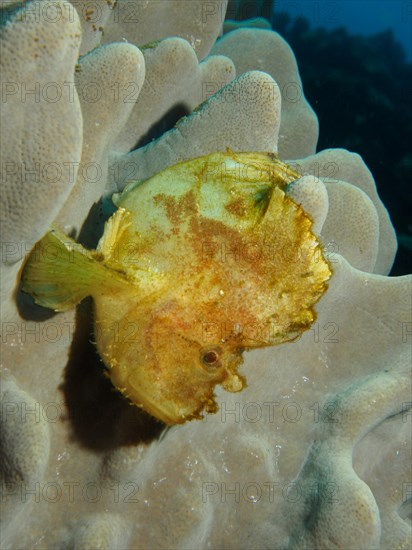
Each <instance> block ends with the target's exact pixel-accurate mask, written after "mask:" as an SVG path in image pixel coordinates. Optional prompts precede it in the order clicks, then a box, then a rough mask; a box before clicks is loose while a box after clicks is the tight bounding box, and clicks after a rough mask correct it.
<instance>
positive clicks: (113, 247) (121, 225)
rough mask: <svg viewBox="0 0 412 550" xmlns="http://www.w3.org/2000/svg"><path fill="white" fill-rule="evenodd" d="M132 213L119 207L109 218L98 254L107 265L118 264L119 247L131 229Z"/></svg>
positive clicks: (97, 250)
mask: <svg viewBox="0 0 412 550" xmlns="http://www.w3.org/2000/svg"><path fill="white" fill-rule="evenodd" d="M130 215H131V214H130V212H129V210H126V208H122V207H119V208H118V209H117V210H116V212H115V213H114V214H113V216H112V217H111V218H109V219H108V220H107V222H106V224H105V227H104V234H103V236H102V237H101V239H100V241H99V243H98V245H97V249H96V252H98V253H99V254H101V255H102V256H103V258H104V261H105V262H106V263H109V264H110V263H113V262H116V258H117V252H118V251H117V246H118V244H119V242H120V240H121V238H122V236H123V234H124V233H125V231H126V230H127V229H128V228H129V227H130V225H131V221H130Z"/></svg>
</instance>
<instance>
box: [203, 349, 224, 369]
mask: <svg viewBox="0 0 412 550" xmlns="http://www.w3.org/2000/svg"><path fill="white" fill-rule="evenodd" d="M202 363H203V364H204V365H206V366H207V367H216V366H218V365H219V364H220V356H219V353H218V352H217V351H216V350H214V349H211V350H208V351H205V352H204V353H202Z"/></svg>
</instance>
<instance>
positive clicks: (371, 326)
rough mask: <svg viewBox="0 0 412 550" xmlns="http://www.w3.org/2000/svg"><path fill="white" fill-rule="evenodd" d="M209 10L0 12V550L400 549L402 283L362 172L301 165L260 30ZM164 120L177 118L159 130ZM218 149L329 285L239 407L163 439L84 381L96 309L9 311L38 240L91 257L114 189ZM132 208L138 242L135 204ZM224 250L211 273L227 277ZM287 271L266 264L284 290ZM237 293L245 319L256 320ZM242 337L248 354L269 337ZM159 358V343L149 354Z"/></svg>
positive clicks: (247, 362) (406, 355) (296, 117)
mask: <svg viewBox="0 0 412 550" xmlns="http://www.w3.org/2000/svg"><path fill="white" fill-rule="evenodd" d="M238 4H239V5H240V2H237V3H233V2H232V3H230V4H229V7H230V9H229V13H230V12H231V10H232V11H233V9H234V7H235V5H238ZM226 8H227V2H225V1H223V0H222V1H218V0H216V1H210V2H200V1H199V2H198V1H197V0H193V1H191V2H184V1H180V0H168V1H157V0H154V1H130V2H120V3H118V4H114V3H111V2H87V1H84V2H73V4H71V3H69V2H65V1H62V0H53V2H49V1H48V0H43V1H41V2H28V3H25V4H20V3H16V4H13V3H11V4H8V5H7V7H6V8H4V9H3V11H2V19H1V26H0V48H1V54H2V55H1V61H0V65H1V84H2V91H3V95H2V102H1V120H2V124H1V132H2V133H1V163H2V164H1V178H2V179H1V241H2V258H1V259H2V263H1V323H2V324H1V328H2V342H1V369H2V372H1V377H2V378H1V400H2V406H1V432H0V441H1V449H0V476H1V490H2V495H1V503H0V504H1V514H0V519H1V530H0V531H1V537H2V538H1V546H2V548H5V549H6V548H10V549H12V548H107V549H115V548H119V549H125V548H131V549H134V548H136V549H137V548H139V549H141V548H150V549H153V548H256V549H258V548H259V549H260V548H282V549H285V548H290V549H292V548H293V549H298V548H311V549H312V548H313V549H315V548H342V549H347V548H351V549H356V548H364V549H370V548H382V549H388V548H411V543H410V540H411V534H412V533H411V523H410V518H408V505H410V488H411V486H412V479H411V477H410V463H411V446H410V431H411V418H412V415H411V411H410V407H411V398H410V396H411V373H410V368H411V278H410V277H408V276H404V277H389V276H388V273H389V271H390V269H391V265H392V262H393V258H394V255H395V252H396V239H395V234H394V230H393V228H392V224H391V222H390V219H389V216H388V213H387V211H386V209H385V207H384V206H383V204H382V203H381V201H380V199H379V197H378V195H377V192H376V188H375V184H374V181H373V177H372V175H371V173H370V172H369V170H368V168H367V167H366V166H365V164H364V163H363V161H362V159H361V158H360V157H359V156H358V155H357V154H355V153H351V152H348V151H346V150H342V149H328V150H325V151H320V152H316V143H317V137H318V122H317V118H316V115H315V113H314V112H313V110H312V108H311V107H310V106H309V104H308V102H307V101H306V99H305V96H304V93H303V91H302V85H301V81H300V78H299V73H298V68H297V64H296V60H295V58H294V56H293V53H292V51H291V50H290V48H289V46H288V45H287V44H286V43H285V42H284V40H283V39H282V38H281V37H280V36H279V35H278V34H277V33H275V32H273V31H271V30H269V29H268V27H267V26H265V24H264V22H263V21H262V20H254V21H252V22H251V23H250V25H251V27H250V28H248V27H247V26H245V24H243V25H241V26H240V27H241V28H237V24H236V23H235V22H229V23H225V25H224V17H225V11H226ZM246 25H247V23H246ZM222 29H226V30H229V29H230V32H227V33H226V34H223V35H222V32H223V31H222ZM219 36H220V38H218V37H219ZM176 110H177V111H178V112H180V113H182V112H183V113H186V116H184V117H182V118H180V119H179V120H178V121H177V122H176V124H175V125H174V126H173V127H172V128H170V126H171V124H170V116H171V114H173V113H175V112H176ZM168 121H169V124H168ZM173 122H175V121H173ZM153 129H157V131H158V134H159V133H160V134H161V135H160V137H157V139H154V140H151V139H150V137H151V136H152V131H153ZM320 131H322V128H320ZM228 150H229V151H231V152H232V153H233V155H236V154H238V153H239V154H240V153H243V152H248V153H256V154H265V155H270V154H276V155H277V154H279V156H280V158H282V159H284V160H285V161H286V162H287V163H288V165H289V166H292V169H293V171H294V172H296V173H297V177H296V179H295V178H294V179H293V181H292V182H291V183H289V185H288V186H287V187H286V188H285V190H284V192H285V200H286V201H290V204H296V205H298V206H297V208H299V211H302V212H303V213H304V216H305V218H306V219H308V220H310V222H311V231H312V232H313V234H314V235H315V236H316V239H317V240H319V242H320V243H321V244H322V257H324V258H325V259H326V261H327V265H328V266H330V270H331V272H332V275H331V277H330V279H329V280H328V288H327V290H326V292H324V294H323V295H322V297H320V299H319V301H318V302H317V303H316V305H315V310H316V314H317V317H316V319H315V320H314V322H313V323H312V324H311V326H310V328H309V329H308V330H306V331H305V332H303V333H302V334H301V335H300V336H299V335H295V336H298V337H297V338H295V339H294V341H292V342H285V343H280V344H279V345H277V346H274V347H263V348H259V346H256V348H259V349H250V350H249V351H247V352H245V354H244V363H243V364H242V365H241V366H239V368H238V374H239V376H241V377H242V379H246V380H247V387H245V388H244V389H243V390H242V391H241V392H238V393H230V392H228V391H226V390H225V389H224V387H221V386H217V387H216V389H215V393H216V398H215V399H216V406H217V407H218V410H217V409H215V408H213V411H214V412H213V411H210V412H207V411H206V412H205V413H204V417H203V419H198V420H196V419H194V420H191V421H190V422H187V423H185V424H183V425H177V426H173V427H169V428H167V429H166V427H165V426H164V424H162V423H160V422H158V421H156V420H155V419H153V418H152V417H151V416H149V415H147V414H146V413H145V412H143V411H141V410H140V409H139V408H137V407H134V406H131V405H130V404H129V401H128V400H127V399H126V398H124V397H123V396H122V395H121V394H120V393H119V392H117V391H115V390H114V388H113V386H112V384H111V382H110V380H109V379H107V378H106V377H104V376H103V374H102V373H103V372H104V365H103V363H102V362H101V360H100V358H99V356H98V354H97V353H96V350H95V346H94V342H97V341H98V334H97V333H94V332H93V328H92V324H93V315H92V309H91V307H92V306H91V303H90V302H89V301H87V299H86V300H85V301H83V302H82V303H81V304H80V305H79V306H78V307H77V309H76V310H69V311H63V312H61V313H56V314H53V312H51V311H50V310H48V309H42V308H40V307H39V306H37V305H36V304H35V303H34V302H33V301H32V300H30V298H29V297H28V296H27V295H26V294H24V293H22V292H21V282H20V281H21V273H22V271H23V268H24V265H25V262H26V260H27V258H28V257H29V254H30V252H31V251H32V250H33V249H34V247H35V245H36V243H37V242H38V241H40V240H41V239H42V238H43V237H44V236H45V235H46V234H47V233H48V231H49V230H50V228H51V227H52V226H53V227H58V228H59V230H61V231H62V233H64V234H66V235H69V236H70V238H73V239H76V240H78V241H79V242H81V243H82V245H84V246H85V247H86V248H89V249H92V248H93V249H96V247H97V243H98V240H99V238H100V237H101V235H102V233H103V225H104V222H105V221H106V220H107V219H109V217H110V216H111V215H112V214H113V212H114V211H115V208H116V207H115V206H114V205H113V203H112V202H111V197H112V195H113V194H114V193H117V194H120V193H122V192H123V193H125V194H124V195H122V196H123V197H126V198H125V199H124V200H125V204H121V205H120V207H121V208H122V207H126V203H127V196H128V195H127V193H128V190H129V189H130V186H132V188H133V186H137V185H139V183H133V182H143V181H144V180H147V181H150V180H149V178H152V177H153V176H154V177H155V178H156V175H157V174H159V173H162V174H163V173H167V171H168V169H169V168H170V167H172V166H174V165H177V164H178V163H183V165H184V164H185V161H191V160H192V159H196V158H198V157H204V156H206V155H211V154H216V153H219V152H220V153H221V154H222V155H225V154H227V151H228ZM142 185H145V184H142ZM126 187H127V189H126V191H124V190H125V188H126ZM148 189H150V187H148ZM137 196H138V195H136V197H137ZM159 201H160V202H159V207H160V206H161V200H160V199H159ZM223 204H224V201H219V200H216V201H214V202H213V201H210V204H209V205H208V207H209V208H210V211H211V212H215V211H219V209H222V205H223ZM133 208H134V209H135V210H136V212H137V214H138V216H137V218H136V219H137V220H139V221H138V225H139V231H141V233H142V234H144V236H145V237H147V238H149V237H150V235H151V231H152V230H153V228H152V227H150V226H149V224H150V217H149V213H148V212H147V207H146V206H145V202H144V201H143V200H142V203H141V204H135V205H134V206H133ZM229 210H230V209H229ZM292 210H293V209H292ZM118 212H121V210H119V211H118ZM169 212H170V214H171V215H172V214H173V213H175V214H176V215H178V214H179V212H177V211H176V212H173V208H172V209H169ZM232 213H233V209H232ZM183 214H184V212H183ZM183 214H182V215H183ZM185 215H187V220H190V219H191V215H192V214H191V212H190V211H188V212H186V214H185ZM184 219H186V218H184V217H183V218H182V220H183V221H184ZM170 229H173V224H172V225H171V227H170ZM279 231H284V227H281V228H279ZM270 235H271V236H272V237H273V230H272V229H271V233H270ZM161 243H162V241H161V240H159V242H158V243H155V244H156V245H157V246H158V247H160V246H161ZM186 244H187V243H186ZM190 246H196V243H191V245H190ZM183 248H184V247H183ZM185 252H186V251H185V250H184V249H183V250H179V253H180V254H181V258H182V262H184V259H185ZM223 252H224V251H223ZM230 252H231V251H230V250H226V253H227V255H226V256H224V257H225V258H228V262H227V265H225V266H222V268H223V267H225V268H226V269H229V267H230V266H231V267H232V268H233V269H232V270H235V268H239V267H240V265H239V266H237V265H234V263H235V261H236V257H235V256H234V255H233V254H232V255H231V254H230ZM282 252H284V254H285V258H283V259H284V260H285V261H286V264H287V262H290V258H291V256H289V255H288V254H289V252H290V251H289V250H288V249H286V250H284V251H282ZM295 252H296V251H295ZM50 253H51V254H52V250H51V252H50ZM139 257H140V258H142V257H144V255H143V253H142V251H140V256H139ZM292 257H293V256H292ZM320 258H321V257H320ZM149 259H150V258H148V257H146V259H145V260H147V261H148V260H149ZM256 262H258V259H256ZM146 267H147V266H146ZM243 267H245V266H243ZM254 268H255V270H257V269H258V265H255V266H254ZM177 273H178V272H177V271H176V275H177ZM185 273H186V272H185ZM185 273H182V274H181V277H180V278H178V284H180V285H181V287H182V288H184V287H185V285H187V284H190V282H191V280H190V276H187V277H186V279H185ZM291 273H294V271H293V270H292V271H288V270H286V272H285V271H282V270H279V269H277V267H276V266H273V280H276V278H278V280H277V284H279V285H282V283H283V282H284V283H285V284H286V281H287V283H288V284H289V283H291V284H292V285H293V288H292V291H296V281H295V280H294V279H293V277H292V276H291ZM189 275H190V274H189ZM248 276H250V273H248V272H247V270H246V272H245V276H244V281H248ZM228 280H229V278H228ZM240 283H241V281H240V279H239V278H237V279H236V282H235V283H234V285H235V286H234V288H232V289H230V290H231V292H232V293H233V294H234V295H237V297H238V302H236V303H237V304H238V307H239V308H240V309H241V307H242V305H245V307H246V306H249V305H250V304H253V303H254V302H255V301H256V303H258V302H259V300H260V301H261V303H262V305H265V307H266V306H267V307H268V309H270V307H271V304H270V303H268V304H267V303H266V302H269V301H270V300H271V299H272V298H271V297H270V296H268V295H267V294H266V293H265V292H263V293H262V294H261V293H260V292H256V295H253V291H254V290H253V291H251V292H249V293H248V292H245V291H244V290H242V285H241V284H240ZM73 284H75V281H74V283H73ZM200 287H201V285H200ZM254 288H255V287H254ZM249 290H250V289H249ZM281 299H282V297H281V296H280V295H279V297H278V300H281ZM193 305H194V308H193V311H195V305H196V304H195V303H194V304H193ZM274 305H275V306H276V308H279V310H282V307H281V305H280V302H277V303H275V304H274ZM118 306H119V308H121V307H123V306H122V304H121V303H119V304H118ZM186 311H188V312H189V313H190V312H191V309H190V308H188V309H187V310H186ZM147 313H148V315H150V314H151V313H150V311H148V312H147ZM229 313H232V310H230V311H229V310H228V314H229ZM233 315H235V314H233ZM235 316H236V315H235ZM165 318H166V317H165ZM191 320H192V319H191V317H190V315H189V321H191ZM182 321H183V320H182ZM227 321H228V322H227V323H226V322H225V323H222V322H221V319H220V318H216V319H211V320H210V322H209V319H208V326H207V327H205V330H206V333H205V334H206V335H213V338H218V339H220V340H224V339H225V338H226V337H227V336H228V333H230V331H231V329H232V327H233V324H236V322H237V321H238V320H237V319H233V318H230V319H229V318H228V319H227ZM252 325H253V326H252ZM252 325H251V326H250V327H248V337H249V338H250V339H251V340H253V339H255V340H259V339H261V338H264V334H260V333H259V330H260V328H261V327H259V323H253V324H252ZM137 328H138V327H137ZM130 329H131V331H130V332H128V333H127V334H122V333H121V332H118V333H116V332H114V335H113V343H114V344H115V345H116V346H118V347H119V349H121V348H122V345H124V346H127V345H128V342H127V341H126V340H127V339H135V338H136V337H138V338H139V337H140V336H139V334H140V333H139V332H138V330H137V332H135V327H134V326H131V327H130ZM176 345H177V343H176V341H175V339H174V336H170V334H169V333H168V337H167V338H166V339H161V338H158V341H157V349H158V350H160V352H161V353H163V354H166V355H167V354H173V353H174V351H175V350H176ZM139 346H140V344H139ZM143 347H144V346H143V343H142V349H143ZM249 347H250V348H252V347H253V346H249ZM139 349H140V348H139ZM209 359H210V357H209ZM216 410H217V412H216Z"/></svg>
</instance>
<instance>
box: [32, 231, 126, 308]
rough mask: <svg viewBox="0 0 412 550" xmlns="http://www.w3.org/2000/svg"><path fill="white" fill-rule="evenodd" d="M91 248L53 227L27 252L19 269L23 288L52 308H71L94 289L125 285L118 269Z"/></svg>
mask: <svg viewBox="0 0 412 550" xmlns="http://www.w3.org/2000/svg"><path fill="white" fill-rule="evenodd" d="M97 257H98V255H97V254H96V253H95V252H94V251H90V250H86V249H85V248H84V247H83V246H82V245H80V244H79V243H76V242H75V241H74V240H73V239H71V238H70V237H68V236H67V235H65V234H64V233H62V232H61V231H60V230H59V229H57V228H53V229H52V230H51V231H49V232H48V233H47V234H46V235H45V236H44V237H43V239H41V241H39V242H38V243H37V244H36V246H35V248H34V249H33V251H32V253H31V254H30V256H29V258H28V260H27V262H26V264H25V266H24V269H23V273H22V283H23V284H22V290H23V291H24V292H27V293H28V294H31V295H32V296H33V298H34V301H35V302H36V303H37V304H39V305H41V306H43V307H47V308H50V309H53V310H54V311H66V310H68V309H72V308H73V307H74V306H76V305H77V304H78V303H79V302H81V301H82V300H83V299H84V298H85V297H86V296H93V294H94V290H96V289H99V291H101V290H102V289H103V288H104V287H107V288H108V289H112V288H117V287H119V288H120V287H122V285H123V286H124V285H127V284H128V283H127V281H126V279H125V278H124V277H122V275H121V274H119V273H112V270H110V269H108V268H107V267H105V266H104V265H103V264H102V263H101V262H99V261H98V259H97Z"/></svg>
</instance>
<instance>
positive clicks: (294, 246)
mask: <svg viewBox="0 0 412 550" xmlns="http://www.w3.org/2000/svg"><path fill="white" fill-rule="evenodd" d="M298 178H299V174H297V173H296V172H295V171H294V170H293V169H292V168H291V167H289V166H288V165H286V164H285V163H283V162H282V161H280V160H279V159H278V158H277V157H276V156H275V155H273V154H267V153H233V152H232V151H230V150H227V152H225V153H214V154H210V155H207V156H205V157H200V158H196V159H193V160H190V161H186V162H181V163H179V164H176V165H175V166H172V167H170V168H167V169H166V170H164V171H163V172H161V173H159V174H157V175H155V176H153V177H151V178H149V179H147V180H145V181H144V182H133V183H131V184H130V185H129V186H127V187H126V189H125V190H124V191H123V193H122V194H120V195H114V197H113V202H114V203H115V204H116V206H117V207H118V210H117V211H116V212H115V213H114V215H113V216H112V217H111V218H110V219H109V220H108V221H107V222H106V225H105V229H104V234H103V236H102V238H101V239H100V241H99V243H98V246H97V249H96V250H92V251H90V250H86V249H85V248H84V247H82V246H81V245H80V244H78V243H76V242H75V241H74V240H72V239H70V238H69V237H67V236H66V235H64V234H63V233H61V232H60V231H59V230H58V229H57V228H53V229H52V230H51V231H50V232H49V233H47V235H46V236H45V237H44V238H43V239H42V240H41V241H40V242H39V243H38V245H37V246H36V248H35V250H34V252H33V253H32V255H31V256H30V257H29V259H28V261H27V263H26V265H25V268H24V272H23V290H24V291H25V292H28V293H30V294H31V295H32V296H33V297H34V299H35V301H36V302H37V303H38V304H40V305H42V306H45V307H48V308H51V309H54V310H55V311H64V310H67V309H70V308H73V307H74V306H75V305H76V304H78V303H79V302H80V301H81V300H82V299H83V298H85V297H86V296H92V297H93V300H94V306H95V340H96V346H97V350H98V352H99V354H100V356H101V358H102V359H103V361H104V363H105V365H106V367H107V369H108V372H109V375H110V378H111V380H112V383H113V384H114V385H115V386H116V388H117V389H118V390H120V391H121V392H122V393H123V394H124V395H125V396H126V397H128V398H129V399H130V400H131V401H132V402H133V403H135V404H136V405H138V406H139V407H142V408H143V409H144V410H146V411H147V412H149V413H150V414H152V415H153V416H155V417H157V418H158V419H160V420H162V421H163V422H165V423H166V424H177V423H183V422H185V421H187V420H190V419H193V418H201V412H202V411H207V412H216V410H217V405H216V403H215V399H214V388H215V386H216V384H221V385H222V386H223V388H224V389H226V390H227V391H231V392H236V391H240V390H241V389H242V388H243V387H244V386H245V383H246V381H245V379H244V378H243V377H242V376H241V375H240V374H238V367H239V365H240V364H241V363H242V353H243V351H245V350H251V349H253V348H260V347H263V346H272V345H275V344H280V343H282V342H286V341H290V340H293V339H295V338H297V337H298V336H299V335H300V334H301V333H302V332H303V331H304V330H307V329H308V328H309V327H310V325H311V324H312V323H313V321H314V319H315V312H314V310H313V306H314V304H315V303H316V302H317V301H318V300H319V299H320V297H321V296H322V294H323V293H324V292H325V290H326V288H327V283H326V282H327V280H328V279H329V277H330V275H331V271H330V267H329V265H328V262H327V261H326V260H325V258H324V256H323V254H322V250H321V245H320V243H319V240H318V239H317V237H316V236H315V235H314V234H313V233H312V231H311V226H312V221H311V219H310V218H309V216H308V215H307V214H305V212H304V211H303V210H302V208H301V207H300V206H299V205H298V204H296V203H295V202H294V201H293V200H292V199H291V198H289V197H288V196H287V195H286V194H285V191H284V190H285V188H286V186H287V185H288V184H289V183H290V182H292V181H294V180H296V179H298Z"/></svg>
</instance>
